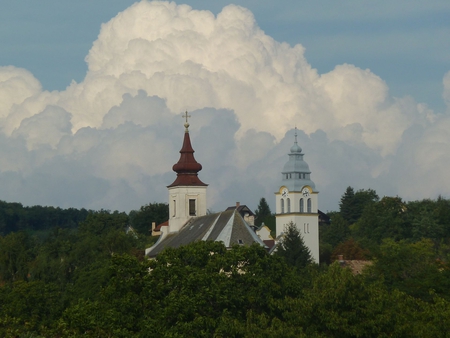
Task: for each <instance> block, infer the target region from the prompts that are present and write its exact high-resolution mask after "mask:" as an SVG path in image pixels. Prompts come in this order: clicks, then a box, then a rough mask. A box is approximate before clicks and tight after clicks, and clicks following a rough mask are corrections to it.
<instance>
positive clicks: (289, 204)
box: [287, 198, 291, 212]
mask: <svg viewBox="0 0 450 338" xmlns="http://www.w3.org/2000/svg"><path fill="white" fill-rule="evenodd" d="M287 212H291V199H290V198H288V199H287Z"/></svg>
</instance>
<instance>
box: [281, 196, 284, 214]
mask: <svg viewBox="0 0 450 338" xmlns="http://www.w3.org/2000/svg"><path fill="white" fill-rule="evenodd" d="M281 213H282V214H284V199H281Z"/></svg>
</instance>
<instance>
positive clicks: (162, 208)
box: [129, 203, 169, 235]
mask: <svg viewBox="0 0 450 338" xmlns="http://www.w3.org/2000/svg"><path fill="white" fill-rule="evenodd" d="M129 217H130V223H131V226H132V227H133V228H134V229H135V230H136V231H138V232H139V233H141V234H144V235H149V234H150V232H151V229H152V222H155V223H156V225H158V224H161V223H163V222H165V221H167V220H168V219H169V205H168V204H167V203H150V204H147V205H144V206H142V207H141V208H140V209H139V210H137V211H136V210H132V211H130V214H129Z"/></svg>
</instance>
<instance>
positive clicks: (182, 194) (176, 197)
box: [167, 112, 208, 233]
mask: <svg viewBox="0 0 450 338" xmlns="http://www.w3.org/2000/svg"><path fill="white" fill-rule="evenodd" d="M189 117H190V115H188V113H187V112H186V113H185V114H183V118H185V119H186V123H185V124H184V127H185V131H184V139H183V145H182V147H181V150H180V159H179V160H178V162H177V163H175V164H174V166H173V167H172V169H173V171H175V172H176V173H177V177H176V179H175V181H174V182H173V183H172V184H171V185H169V186H168V187H167V188H168V190H169V233H171V232H177V231H179V230H180V229H181V228H182V227H183V225H184V224H186V222H187V221H188V220H189V219H191V218H192V217H196V216H204V215H206V188H207V186H208V185H207V184H205V183H203V182H202V181H201V180H200V178H199V177H198V172H199V171H200V170H202V165H201V164H200V163H198V162H197V161H196V160H195V157H194V149H193V148H192V144H191V139H190V136H189V123H188V118H189Z"/></svg>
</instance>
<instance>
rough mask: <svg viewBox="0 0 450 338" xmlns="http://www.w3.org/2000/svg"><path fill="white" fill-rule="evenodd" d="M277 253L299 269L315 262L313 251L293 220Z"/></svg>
mask: <svg viewBox="0 0 450 338" xmlns="http://www.w3.org/2000/svg"><path fill="white" fill-rule="evenodd" d="M275 254H276V255H277V256H280V257H282V258H283V259H284V260H285V261H286V263H287V264H289V265H291V266H293V267H296V268H297V269H303V268H305V267H306V266H307V265H309V264H312V262H313V259H312V257H311V252H310V251H309V249H308V247H307V246H306V245H305V242H304V241H303V238H302V235H301V234H300V231H299V230H298V229H297V226H296V224H294V223H293V222H292V221H291V222H290V223H289V224H287V226H286V228H285V229H284V236H283V238H282V239H281V241H280V243H279V244H278V247H277V251H276V253H275Z"/></svg>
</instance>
